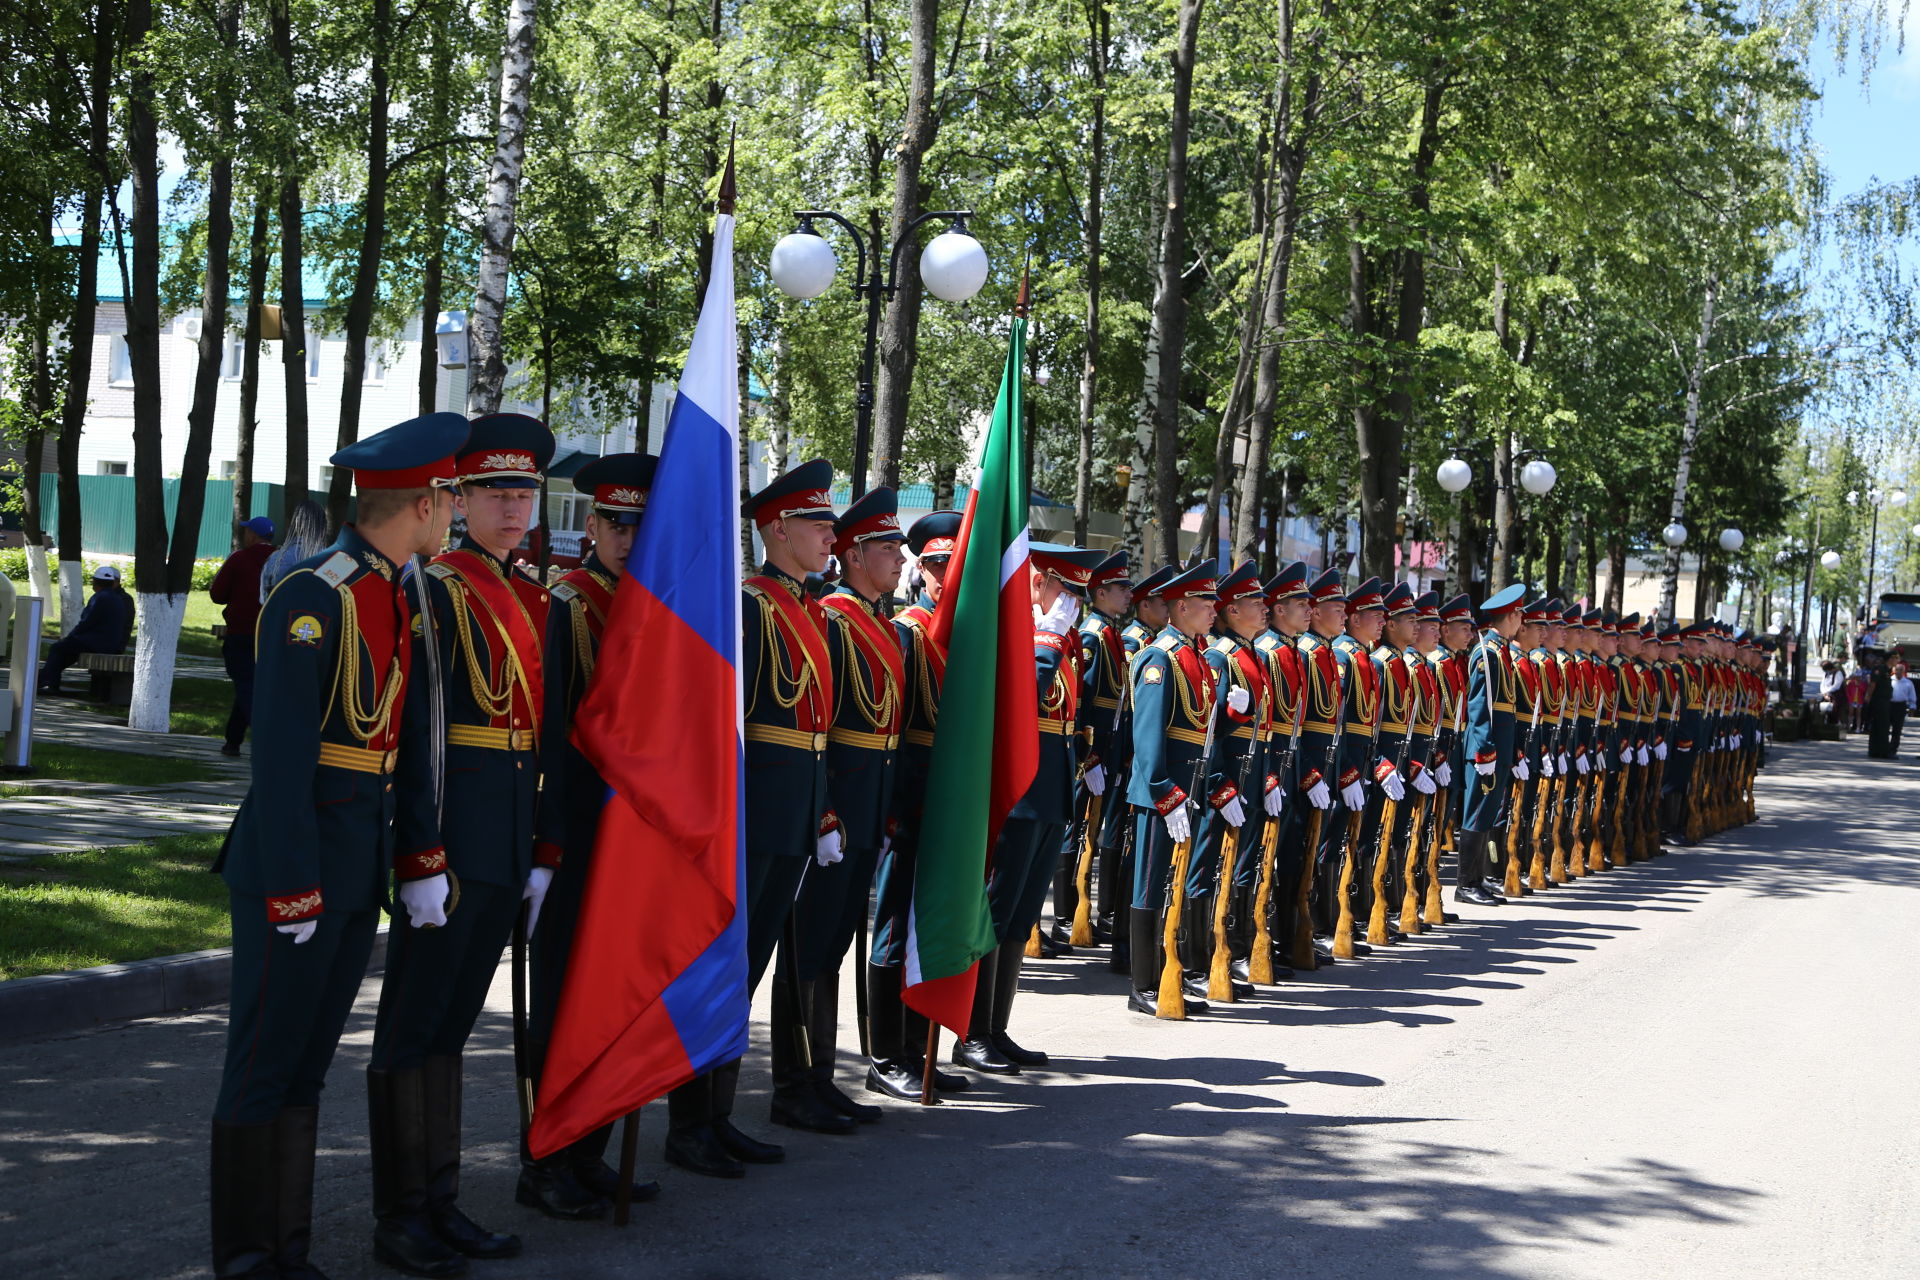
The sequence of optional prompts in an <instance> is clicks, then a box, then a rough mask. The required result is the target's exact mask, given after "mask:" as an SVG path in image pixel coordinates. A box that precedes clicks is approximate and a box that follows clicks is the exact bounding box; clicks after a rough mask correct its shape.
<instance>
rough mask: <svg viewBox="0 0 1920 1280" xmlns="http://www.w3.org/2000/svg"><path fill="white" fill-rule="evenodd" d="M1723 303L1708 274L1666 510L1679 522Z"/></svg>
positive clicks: (1667, 604)
mask: <svg viewBox="0 0 1920 1280" xmlns="http://www.w3.org/2000/svg"><path fill="white" fill-rule="evenodd" d="M1719 301H1720V273H1719V272H1717V271H1709V272H1707V286H1706V288H1705V289H1704V290H1703V291H1702V292H1701V295H1700V332H1699V333H1698V334H1697V335H1696V336H1695V338H1694V343H1693V363H1692V364H1691V365H1689V366H1688V368H1687V407H1686V420H1685V425H1684V426H1683V427H1682V429H1681V432H1680V462H1679V465H1678V466H1677V467H1676V468H1675V469H1674V473H1673V502H1672V503H1671V504H1670V505H1669V506H1668V508H1667V517H1668V519H1670V520H1672V521H1674V522H1675V523H1679V522H1680V521H1681V519H1682V518H1683V517H1684V516H1685V515H1686V514H1687V481H1688V478H1689V477H1690V475H1691V474H1692V471H1693V447H1694V445H1696V444H1698V443H1699V441H1700V384H1701V382H1702V381H1703V380H1704V379H1705V378H1706V373H1707V348H1708V346H1709V344H1711V343H1712V341H1713V325H1714V320H1715V315H1714V310H1715V308H1716V307H1717V306H1718V305H1719ZM1680 551H1681V549H1680V548H1679V547H1668V548H1667V559H1666V570H1665V573H1664V574H1663V575H1662V577H1661V580H1660V621H1661V622H1663V623H1667V622H1672V621H1674V609H1675V608H1676V607H1677V605H1678V601H1677V600H1676V598H1675V597H1676V596H1677V595H1678V594H1679V591H1680Z"/></svg>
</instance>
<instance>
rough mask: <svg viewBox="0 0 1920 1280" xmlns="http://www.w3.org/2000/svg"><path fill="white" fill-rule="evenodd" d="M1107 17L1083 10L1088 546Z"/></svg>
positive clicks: (1077, 508) (1080, 474) (1083, 540)
mask: <svg viewBox="0 0 1920 1280" xmlns="http://www.w3.org/2000/svg"><path fill="white" fill-rule="evenodd" d="M1110 18H1111V13H1110V11H1109V10H1108V8H1107V0H1092V2H1091V4H1090V6H1089V8H1088V11H1087V76H1088V79H1089V80H1091V81H1092V97H1093V101H1092V103H1091V108H1092V112H1093V120H1092V123H1091V125H1090V126H1089V128H1088V134H1087V212H1086V218H1085V220H1084V221H1083V223H1082V225H1081V242H1082V247H1083V249H1084V251H1085V253H1086V256H1087V315H1086V322H1085V324H1084V325H1083V326H1082V329H1081V334H1082V336H1083V338H1084V340H1085V343H1086V354H1085V360H1084V362H1083V363H1082V364H1081V366H1080V458H1079V465H1078V466H1077V467H1076V468H1075V470H1074V481H1073V541H1074V545H1076V546H1082V547H1084V546H1086V545H1087V526H1088V523H1089V522H1090V521H1091V519H1092V515H1093V455H1094V450H1095V447H1096V444H1097V441H1096V440H1095V438H1094V436H1095V409H1096V407H1097V405H1098V393H1099V369H1100V283H1101V280H1100V276H1101V265H1102V264H1101V261H1100V254H1101V250H1102V245H1101V240H1102V235H1103V233H1104V231H1105V217H1106V210H1105V195H1106V185H1107V49H1108V45H1109V40H1110V31H1111V26H1110Z"/></svg>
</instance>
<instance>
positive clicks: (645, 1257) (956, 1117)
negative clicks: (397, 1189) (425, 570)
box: [0, 741, 1920, 1280]
mask: <svg viewBox="0 0 1920 1280" xmlns="http://www.w3.org/2000/svg"><path fill="white" fill-rule="evenodd" d="M1916 780H1920V772H1917V771H1916V769H1915V766H1914V765H1913V764H1911V763H1897V764H1882V763H1878V762H1870V761H1868V760H1867V759H1866V758H1865V751H1864V746H1863V744H1861V743H1860V742H1858V741H1856V742H1853V743H1847V744H1795V745H1792V746H1785V747H1778V748H1776V749H1775V763H1774V767H1772V768H1771V769H1769V770H1768V772H1767V773H1766V774H1765V775H1763V779H1762V790H1761V813H1762V816H1761V819H1760V821H1759V822H1757V823H1755V824H1753V825H1751V826H1748V827H1746V828H1743V829H1741V830H1738V831H1734V832H1729V833H1725V834H1723V835H1721V836H1719V837H1716V838H1715V839H1714V840H1713V841H1711V842H1710V843H1709V844H1707V845H1705V846H1702V847H1700V848H1698V849H1693V850H1684V851H1677V852H1676V853H1675V854H1674V855H1673V856H1670V857H1667V858H1662V859H1657V860H1655V861H1653V862H1650V863H1646V864H1640V865H1635V866H1632V867H1629V868H1626V869H1623V870H1619V871H1614V872H1609V873H1607V874H1606V875H1604V876H1601V877H1599V878H1598V879H1597V880H1589V881H1586V882H1583V883H1582V884H1580V885H1578V886H1575V887H1569V888H1565V889H1560V890H1556V891H1554V892H1552V893H1549V894H1544V895H1535V896H1534V897H1531V898H1528V899H1527V900H1526V901H1525V902H1524V903H1517V904H1510V905H1508V906H1506V907H1503V908H1499V909H1488V910H1478V911H1472V909H1471V908H1470V909H1469V910H1470V911H1472V914H1471V916H1470V917H1469V918H1468V919H1466V920H1465V921H1463V922H1462V923H1461V924H1458V925H1455V926H1452V927H1450V928H1448V929H1447V930H1446V931H1445V932H1444V934H1443V935H1438V936H1435V935H1428V938H1424V939H1422V940H1420V941H1418V942H1416V943H1411V944H1408V945H1404V946H1401V947H1398V948H1393V949H1391V950H1388V949H1381V950H1378V951H1376V953H1375V955H1374V957H1373V958H1371V959H1369V960H1367V961H1365V962H1362V963H1355V964H1348V965H1343V966H1340V967H1339V968H1337V969H1334V970H1331V971H1328V972H1327V973H1326V974H1324V975H1322V976H1325V977H1326V978H1328V979H1329V980H1328V981H1326V982H1297V983H1289V984H1287V985H1286V986H1284V987H1283V988H1280V989H1279V990H1278V991H1277V992H1270V993H1267V994H1264V995H1263V997H1262V998H1261V999H1260V1000H1259V1001H1257V1002H1255V1003H1252V1004H1246V1005H1241V1006H1237V1007H1233V1008H1231V1009H1230V1010H1228V1011H1227V1012H1225V1013H1222V1014H1218V1015H1216V1016H1211V1017H1208V1018H1205V1019H1201V1020H1195V1021H1192V1022H1189V1023H1185V1024H1172V1023H1159V1022H1154V1021H1152V1020H1149V1019H1145V1018H1141V1017H1139V1016H1136V1015H1132V1014H1129V1013H1127V1012H1126V1011H1125V1009H1124V1007H1123V1004H1122V990H1121V986H1120V981H1121V980H1120V979H1118V978H1115V977H1112V976H1111V975H1109V974H1107V973H1106V971H1105V966H1104V961H1103V960H1101V961H1094V960H1088V959H1081V958H1072V959H1062V960H1057V961H1051V962H1045V963H1042V962H1029V963H1028V967H1027V975H1026V978H1025V981H1024V991H1023V994H1022V996H1021V998H1020V1002H1019V1004H1018V1005H1016V1007H1015V1011H1014V1027H1013V1030H1014V1032H1015V1034H1016V1036H1017V1037H1018V1038H1019V1039H1021V1040H1022V1041H1023V1042H1024V1043H1027V1044H1029V1045H1030V1046H1033V1047H1038V1048H1044V1049H1047V1050H1048V1051H1050V1052H1051V1053H1052V1054H1053V1055H1054V1066H1053V1069H1051V1070H1048V1071H1045V1072H1043V1073H1041V1072H1036V1073H1031V1074H1029V1075H1027V1076H1023V1077H1019V1078H1016V1079H1013V1080H1010V1081H1002V1082H994V1083H992V1084H990V1085H987V1086H986V1087H983V1088H981V1089H980V1090H979V1091H978V1092H976V1093H974V1094H972V1095H970V1097H972V1098H974V1099H977V1101H970V1102H968V1103H966V1104H965V1105H947V1106H943V1107H939V1108H935V1109H931V1110H924V1111H923V1110H920V1109H918V1108H914V1107H911V1106H907V1105H904V1104H890V1105H889V1110H888V1114H887V1116H886V1118H885V1119H884V1120H883V1121H882V1122H881V1123H880V1124H878V1125H874V1126H870V1127H867V1128H865V1129H863V1130H862V1131H861V1132H860V1133H858V1134H857V1135H855V1136H851V1137H840V1138H826V1137H815V1136H811V1135H801V1134H789V1133H787V1132H786V1131H779V1130H774V1129H772V1127H771V1126H768V1125H766V1124H765V1123H763V1122H762V1117H763V1116H764V1111H763V1109H762V1108H763V1105H764V1103H763V1095H762V1094H761V1092H759V1091H760V1090H762V1089H764V1084H765V1077H764V1062H765V1058H764V1049H763V1046H764V1026H760V1027H756V1031H755V1043H756V1052H755V1054H754V1055H752V1056H750V1057H749V1060H748V1062H749V1067H748V1071H747V1074H746V1078H745V1080H744V1081H743V1096H742V1100H741V1105H740V1108H739V1113H740V1118H741V1119H742V1120H743V1122H744V1123H745V1125H746V1127H748V1128H749V1129H750V1130H751V1131H753V1132H756V1133H759V1134H762V1135H763V1136H769V1137H774V1136H778V1137H781V1138H783V1140H785V1141H786V1142H787V1146H788V1161H787V1163H786V1164H785V1165H784V1166H781V1167H776V1168H771V1169H755V1170H753V1171H752V1172H751V1173H750V1176H749V1177H748V1178H747V1179H746V1180H745V1181H744V1182H739V1183H717V1182H712V1181H708V1180H703V1179H699V1178H694V1177H692V1176H690V1175H686V1174H682V1173H680V1172H678V1171H676V1170H668V1169H665V1168H664V1167H663V1166H661V1165H660V1163H659V1161H658V1159H657V1157H658V1152H659V1145H660V1138H661V1133H662V1127H663V1114H662V1109H661V1108H659V1107H650V1108H648V1110H647V1113H646V1114H645V1117H644V1119H643V1122H642V1135H641V1154H642V1165H643V1168H644V1169H645V1170H646V1171H647V1172H649V1173H650V1174H652V1175H654V1176H658V1177H660V1178H661V1180H662V1181H663V1183H664V1184H665V1193H664V1194H663V1196H662V1197H661V1198H660V1199H659V1200H658V1201H656V1202H654V1203H652V1204H649V1205H642V1206H637V1207H636V1208H635V1211H634V1219H635V1220H634V1223H633V1225H632V1226H631V1227H629V1228H627V1229H626V1230H624V1231H620V1230H616V1229H614V1228H613V1227H611V1226H609V1225H605V1224H590V1225H565V1224H558V1223H551V1222H547V1221H545V1220H543V1219H540V1218H538V1217H536V1216H534V1215H533V1214H531V1213H530V1212H529V1211H526V1210H522V1209H519V1208H517V1207H515V1206H514V1205H513V1203H512V1182H513V1144H512V1124H513V1120H512V1109H511V1107H512V1104H511V1090H510V1053H509V1032H508V1020H507V1016H506V1013H505V1009H506V999H505V983H504V980H503V981H502V982H501V983H499V984H497V985H496V988H495V997H496V999H495V1001H494V1003H493V1005H492V1006H491V1007H490V1009H489V1010H488V1013H487V1015H486V1016H485V1018H484V1019H483V1021H482V1024H481V1026H480V1028H479V1030H478V1031H477V1032H476V1035H475V1039H474V1043H473V1046H472V1054H471V1056H470V1058H469V1065H468V1117H467V1131H468V1134H469V1135H470V1136H469V1152H468V1156H469V1159H468V1165H467V1169H466V1172H465V1175H464V1176H465V1182H466V1187H467V1191H466V1193H465V1195H464V1196H463V1204H464V1205H465V1206H466V1207H467V1208H468V1209H469V1211H470V1212H471V1213H472V1214H473V1216H475V1217H476V1218H478V1219H479V1220H481V1221H482V1222H484V1223H486V1224H488V1225H490V1226H495V1227H504V1228H509V1229H512V1230H516V1231H519V1232H520V1233H521V1234H522V1235H523V1236H524V1238H525V1240H526V1243H527V1249H526V1253H525V1255H524V1256H523V1257H521V1258H520V1259H518V1260H515V1261H510V1262H503V1263H491V1264H475V1266H474V1269H473V1274H474V1275H475V1276H477V1277H481V1278H482V1280H519V1278H521V1277H535V1276H538V1277H549V1276H552V1277H559V1276H566V1277H579V1278H581V1280H590V1278H594V1277H616V1276H618V1277H626V1276H633V1277H641V1276H644V1277H649V1278H650V1280H651V1278H653V1277H683V1276H684V1277H769V1278H771V1277H780V1278H782V1280H786V1278H789V1277H803V1276H804V1277H812V1276H849V1277H862V1278H863V1280H871V1278H875V1277H936V1276H937V1277H954V1278H956V1280H988V1278H989V1277H1002V1276H1007V1277H1014V1276H1065V1277H1087V1278H1089V1280H1092V1278H1094V1277H1098V1278H1099V1280H1118V1278H1122V1277H1135V1276H1139V1277H1149V1276H1150V1277H1168V1276H1193V1277H1208V1278H1217V1277H1239V1276H1248V1277H1253V1276H1259V1277H1268V1276H1276V1275H1281V1276H1304V1277H1322V1276H1324V1277H1360V1276H1382V1277H1392V1276H1406V1275H1410V1274H1413V1275H1449V1276H1513V1277H1526V1278H1529V1280H1532V1278H1536V1277H1627V1278H1630V1280H1644V1278H1647V1277H1666V1276H1676V1277H1681V1276H1683V1277H1688V1278H1689V1280H1695V1278H1709V1277H1720V1276H1726V1277H1740V1278H1741V1280H1755V1278H1765V1277H1804V1276H1810V1275H1816V1274H1819V1275H1841V1276H1846V1277H1848V1278H1849V1280H1864V1278H1868V1277H1880V1276H1901V1277H1906V1276H1911V1275H1914V1274H1916V1268H1920V1262H1916V1259H1920V1209H1916V1206H1917V1205H1920V1162H1917V1161H1916V1156H1915V1149H1914V1137H1915V1135H1916V1134H1920V1067H1917V1066H1916V1064H1917V1063H1920V1019H1916V1016H1915V1004H1916V992H1920V961H1916V958H1915V951H1914V949H1913V946H1912V941H1911V940H1912V938H1913V937H1914V936H1915V934H1916V932H1920V892H1916V887H1917V885H1920V877H1917V876H1916V871H1917V870H1920V853H1916V846H1915V842H1914V839H1913V835H1912V830H1913V828H1912V825H1911V814H1912V812H1913V809H1914V805H1915V801H1916V800H1920V786H1916V785H1915V783H1916ZM502 976H503V979H504V971H503V975H502ZM373 994H374V991H373V986H372V984H369V986H368V989H367V992H366V997H367V998H366V999H364V1000H363V1002H362V1007H361V1009H360V1010H359V1011H358V1013H357V1014H356V1017H355V1019H354V1022H353V1024H352V1026H351V1028H350V1030H349V1036H348V1040H347V1042H346V1043H344V1044H343V1046H342V1049H341V1053H340V1057H339V1059H338V1061H337V1062H336V1063H335V1066H334V1072H333V1077H332V1079H333V1083H334V1091H333V1092H334V1094H335V1095H336V1096H334V1097H332V1098H331V1099H330V1100H329V1104H328V1105H326V1106H325V1107H324V1108H323V1114H322V1151H321V1155H320V1189H319V1196H318V1199H319V1203H318V1206H317V1208H318V1220H317V1227H316V1230H317V1233H318V1235H319V1239H320V1244H319V1246H318V1248H317V1250H316V1254H315V1261H316V1262H318V1263H319V1264H320V1265H322V1266H323V1267H325V1268H326V1269H327V1271H328V1272H329V1273H330V1274H331V1275H332V1276H333V1277H335V1280H349V1278H351V1277H362V1276H375V1275H385V1274H389V1273H386V1272H383V1271H380V1270H379V1269H377V1268H376V1267H375V1266H374V1264H373V1262H372V1260H371V1257H370V1254H369V1251H368V1248H367V1234H368V1226H369V1221H370V1220H369V1218H368V1211H367V1207H366V1205H367V1173H366V1159H365V1154H364V1151H365V1148H364V1142H363V1133H364V1124H365V1120H364V1115H365V1104H364V1102H363V1100H362V1090H361V1087H360V1081H359V1075H360V1071H361V1069H362V1068H363V1066H364V1064H365V1060H366V1053H367V1045H368V1039H369V1035H370V1027H371V1013H372V999H371V997H372V995H373ZM841 1007H842V1010H843V1011H850V1010H851V1009H852V1007H853V1002H852V999H851V998H850V997H847V998H843V1000H842V1005H841ZM761 1012H762V1014H764V1008H763V1009H762V1010H761ZM221 1036H222V1020H221V1017H220V1016H219V1013H218V1011H215V1012H213V1013H209V1014H204V1015H198V1016H189V1017H178V1018H171V1019H164V1020H155V1021H151V1022H145V1023H137V1024H132V1025H128V1026H123V1027H119V1028H112V1029H107V1030H103V1031H99V1032H94V1033H90V1034H86V1035H81V1036H76V1037H72V1038H68V1039H62V1040H57V1041H50V1042H44V1043H40V1044H32V1045H23V1046H15V1047H12V1048H8V1049H6V1050H4V1051H0V1258H4V1259H5V1262H6V1270H7V1272H8V1274H9V1275H13V1276H21V1277H32V1278H35V1280H60V1278H65V1277H88V1278H92V1277H139V1278H141V1280H147V1278H150V1277H174V1276H188V1275H194V1274H200V1273H201V1269H202V1268H204V1266H205V1261H204V1259H205V1256H206V1249H205V1238H206V1225H205V1223H206V1202H205V1197H206V1191H205V1182H206V1175H205V1164H204V1161H205V1148H206V1120H205V1116H206V1113H207V1110H208V1108H209V1106H210V1104H211V1099H212V1094H213V1090H214V1086H215V1082H216V1069H217V1064H218V1060H219V1047H220V1043H221ZM847 1039H848V1041H849V1042H850V1041H851V1039H852V1037H851V1034H850V1031H849V1034H848V1036H847ZM851 1074H852V1072H851V1067H850V1066H849V1068H848V1069H847V1071H845V1072H843V1075H846V1076H851ZM747 1090H752V1091H753V1093H752V1094H751V1096H747V1094H746V1091H747Z"/></svg>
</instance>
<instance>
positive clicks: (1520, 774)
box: [1513, 756, 1533, 782]
mask: <svg viewBox="0 0 1920 1280" xmlns="http://www.w3.org/2000/svg"><path fill="white" fill-rule="evenodd" d="M1513 776H1514V777H1516V778H1518V779H1520V781H1522V782H1525V781H1526V780H1527V779H1528V778H1531V777H1532V776H1533V770H1531V769H1529V768H1527V761H1526V757H1524V756H1515V757H1514V758H1513Z"/></svg>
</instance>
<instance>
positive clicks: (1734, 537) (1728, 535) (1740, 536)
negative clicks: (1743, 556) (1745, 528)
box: [1720, 529, 1747, 552]
mask: <svg viewBox="0 0 1920 1280" xmlns="http://www.w3.org/2000/svg"><path fill="white" fill-rule="evenodd" d="M1746 545H1747V535H1746V534H1744V533H1742V532H1740V531H1739V530H1738V529H1722V530H1721V531H1720V549H1721V550H1722V551H1728V552H1732V551H1738V550H1739V549H1740V548H1741V547H1744V546H1746Z"/></svg>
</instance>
